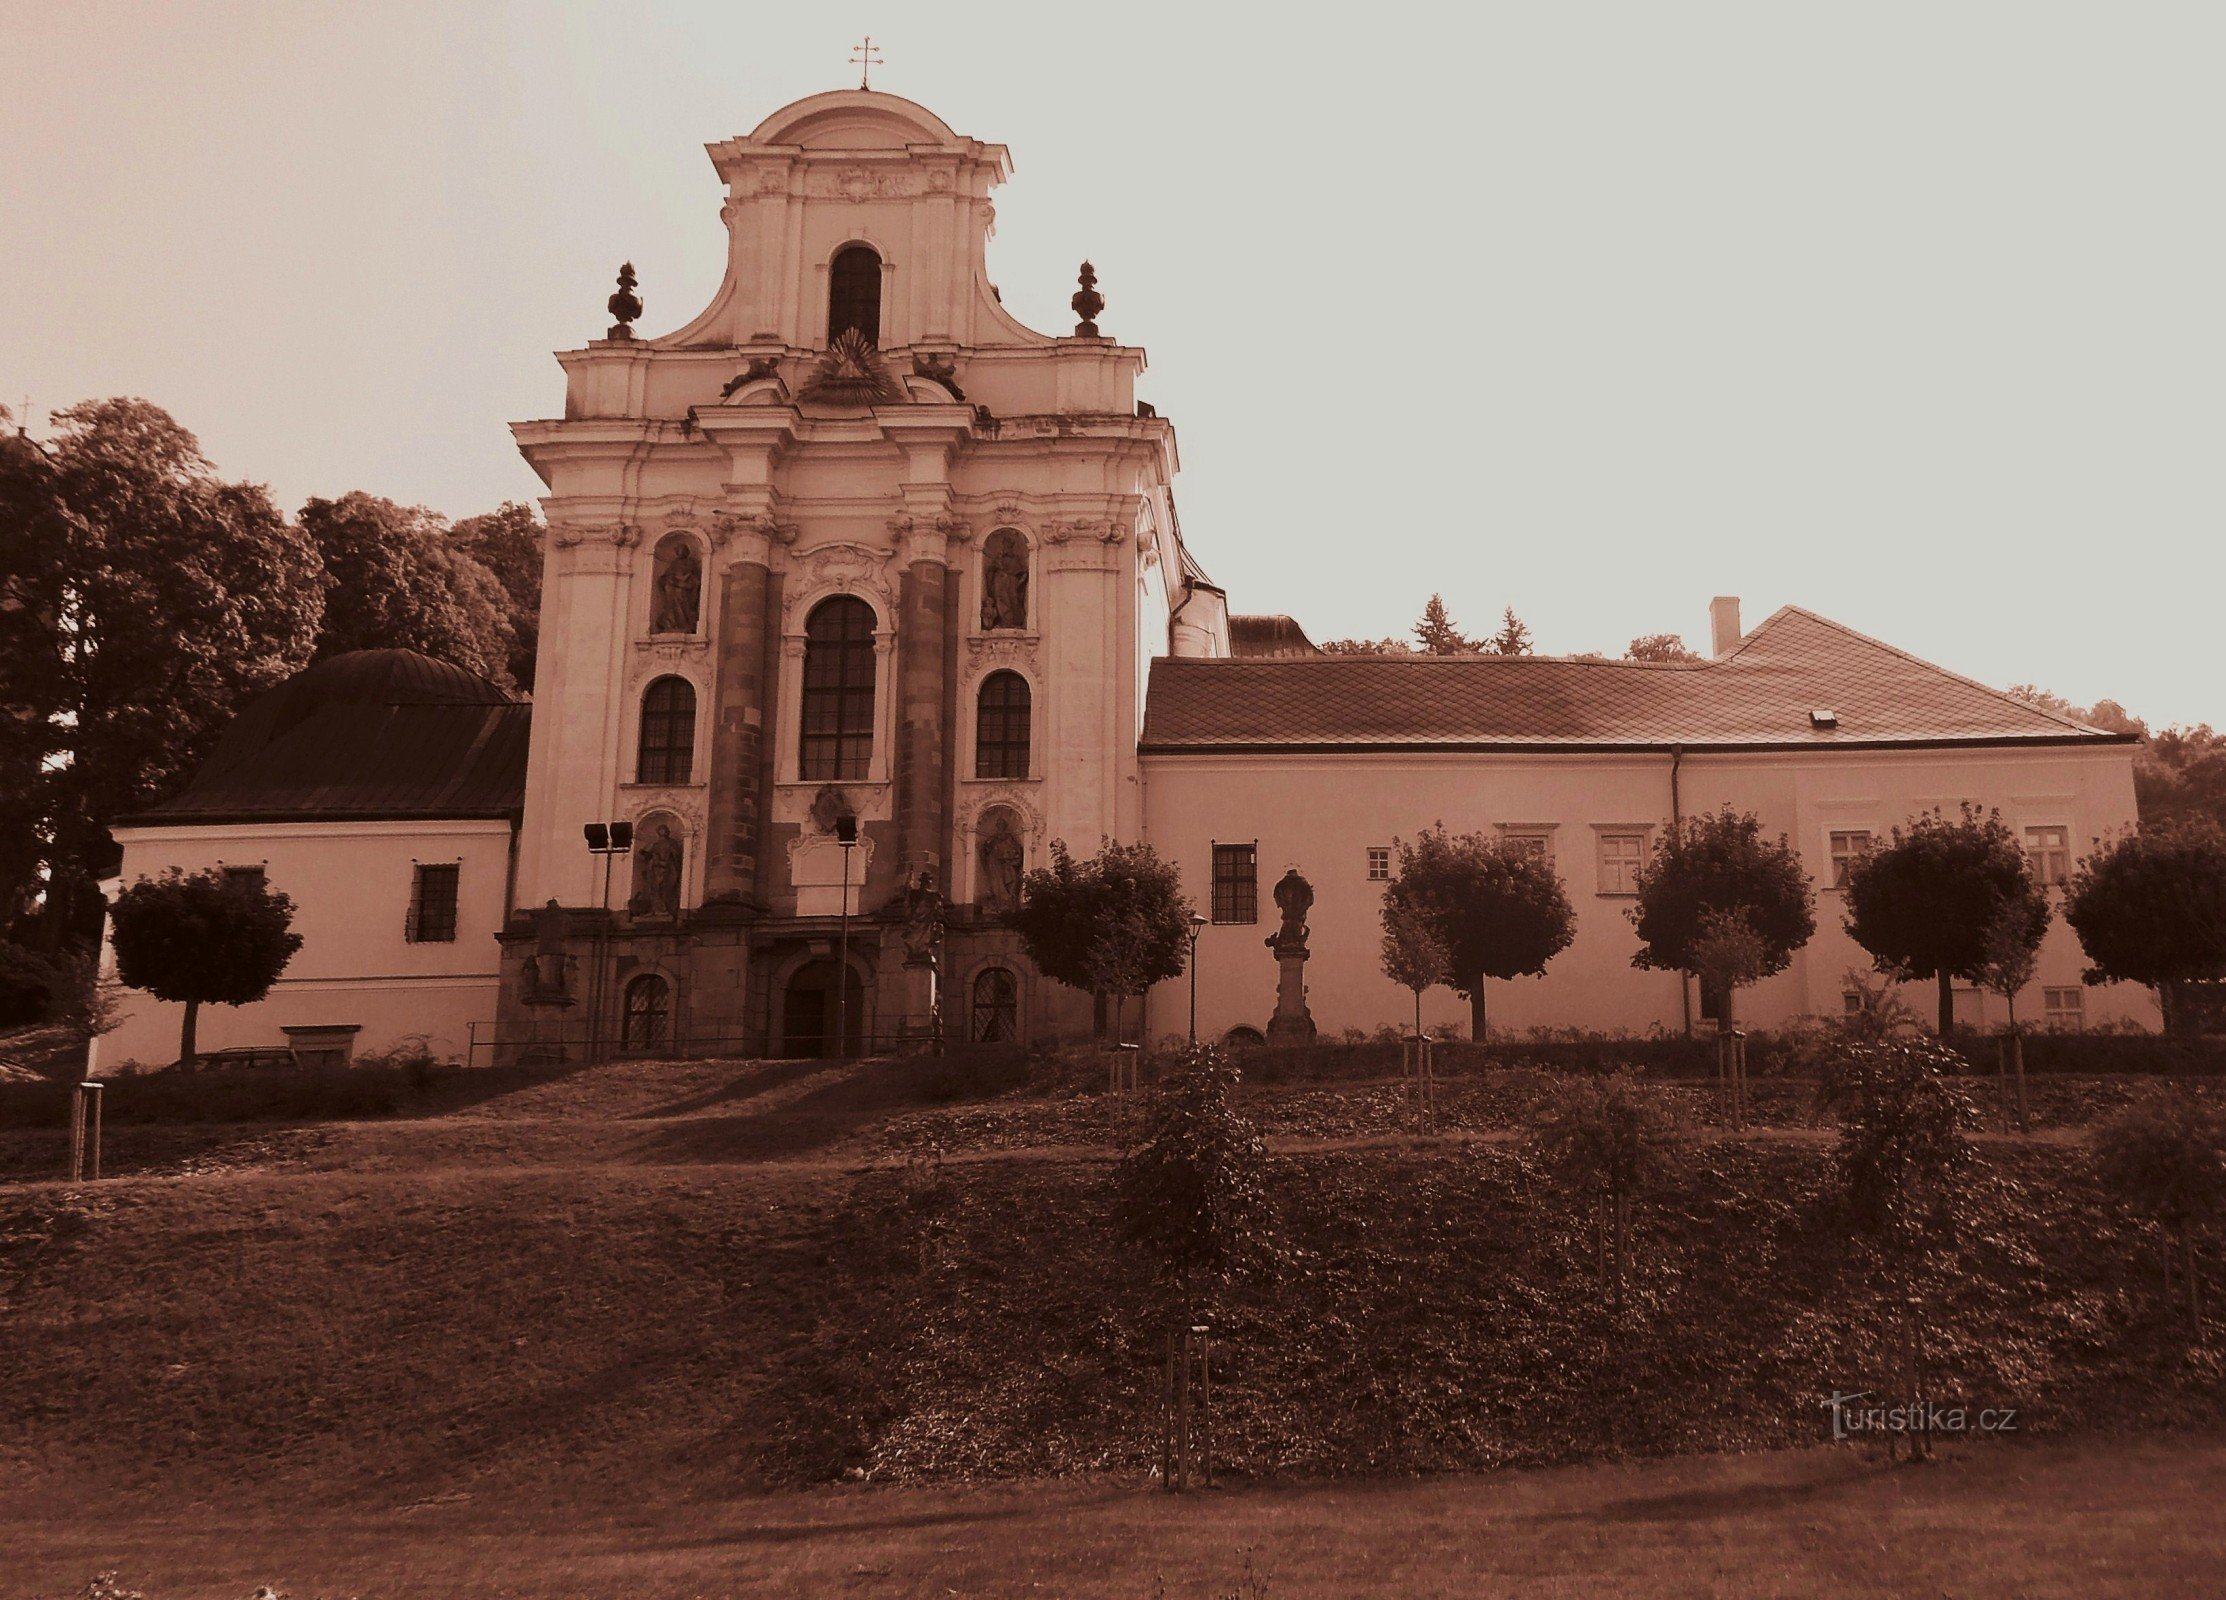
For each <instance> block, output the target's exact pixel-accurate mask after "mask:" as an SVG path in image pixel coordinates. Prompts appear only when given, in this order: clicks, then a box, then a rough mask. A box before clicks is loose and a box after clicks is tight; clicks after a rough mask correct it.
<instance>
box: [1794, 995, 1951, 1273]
mask: <svg viewBox="0 0 2226 1600" xmlns="http://www.w3.org/2000/svg"><path fill="white" fill-rule="evenodd" d="M1961 1065H1962V1058H1961V1057H1959V1056H1957V1055H1956V1054H1955V1053H1954V1052H1953V1051H1951V1050H1949V1049H1947V1048H1946V1047H1945V1046H1943V1045H1941V1044H1939V1043H1938V1042H1937V1041H1934V1040H1930V1039H1888V1040H1881V1041H1879V1042H1877V1043H1873V1044H1855V1045H1849V1046H1846V1047H1845V1048H1843V1049H1841V1050H1838V1051H1835V1052H1832V1053H1831V1054H1829V1055H1828V1056H1826V1058H1825V1060H1824V1062H1823V1073H1822V1077H1821V1079H1820V1081H1819V1083H1818V1095H1817V1098H1818V1101H1819V1103H1820V1104H1822V1105H1823V1106H1825V1107H1827V1108H1829V1109H1831V1110H1833V1111H1836V1112H1837V1113H1838V1114H1839V1123H1840V1135H1839V1150H1838V1153H1837V1160H1838V1166H1839V1173H1840V1181H1841V1183H1842V1184H1843V1185H1844V1186H1845V1188H1846V1193H1847V1204H1848V1211H1849V1214H1850V1215H1851V1216H1852V1217H1853V1219H1854V1221H1855V1224H1856V1226H1857V1227H1858V1228H1860V1229H1862V1230H1863V1231H1864V1232H1867V1233H1872V1234H1876V1235H1879V1236H1881V1237H1883V1238H1888V1239H1892V1240H1897V1241H1900V1242H1908V1241H1909V1240H1910V1239H1911V1238H1912V1237H1913V1235H1914V1233H1915V1231H1916V1228H1917V1225H1918V1224H1919V1223H1920V1221H1921V1220H1922V1219H1923V1217H1924V1215H1925V1213H1926V1211H1927V1209H1928V1203H1929V1202H1931V1201H1934V1200H1936V1199H1938V1198H1939V1195H1940V1190H1941V1187H1942V1185H1943V1184H1944V1183H1945V1182H1946V1180H1947V1179H1948V1177H1949V1176H1950V1175H1951V1174H1952V1173H1954V1172H1955V1171H1956V1170H1957V1169H1958V1168H1960V1167H1962V1166H1963V1165H1964V1164H1965V1163H1966V1162H1967V1161H1968V1160H1969V1159H1970V1142H1969V1140H1968V1139H1967V1138H1966V1137H1965V1130H1966V1129H1968V1128H1971V1127H1973V1126H1975V1125H1976V1124H1977V1122H1978V1110H1977V1108H1976V1107H1975V1106H1974V1105H1972V1103H1971V1100H1970V1097H1969V1096H1968V1095H1966V1094H1965V1093H1964V1092H1963V1091H1962V1090H1961V1089H1959V1088H1957V1087H1956V1085H1955V1083H1954V1082H1953V1081H1952V1080H1953V1075H1954V1073H1955V1072H1956V1070H1957V1068H1958V1067H1960V1066H1961Z"/></svg>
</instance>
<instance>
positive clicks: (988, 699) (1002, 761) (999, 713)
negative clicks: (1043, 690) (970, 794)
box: [974, 672, 1034, 778]
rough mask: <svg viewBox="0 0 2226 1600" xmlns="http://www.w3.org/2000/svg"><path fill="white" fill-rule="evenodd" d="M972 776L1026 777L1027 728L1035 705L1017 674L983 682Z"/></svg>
mask: <svg viewBox="0 0 2226 1600" xmlns="http://www.w3.org/2000/svg"><path fill="white" fill-rule="evenodd" d="M975 710H976V716H975V724H974V776H975V777H977V778H1025V777H1027V776H1028V724H1029V720H1030V716H1031V714H1032V712H1033V710H1034V703H1033V699H1032V697H1031V695H1030V694H1029V691H1028V680H1027V679H1026V678H1023V677H1022V676H1021V675H1020V674H1019V673H1017V672H993V673H991V674H990V675H989V676H988V677H987V678H986V679H984V680H983V682H982V692H981V697H980V699H979V700H978V701H977V702H976V705H975Z"/></svg>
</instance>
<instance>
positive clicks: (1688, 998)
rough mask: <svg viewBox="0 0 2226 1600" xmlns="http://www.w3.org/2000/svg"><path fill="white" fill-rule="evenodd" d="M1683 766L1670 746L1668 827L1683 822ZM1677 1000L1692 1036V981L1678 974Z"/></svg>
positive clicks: (1680, 750)
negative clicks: (1680, 783) (1680, 770)
mask: <svg viewBox="0 0 2226 1600" xmlns="http://www.w3.org/2000/svg"><path fill="white" fill-rule="evenodd" d="M1684 764H1685V747H1684V746H1683V745H1681V744H1673V745H1671V746H1670V826H1671V827H1673V828H1674V827H1677V826H1678V825H1679V824H1681V823H1682V822H1683V821H1684V820H1685V807H1684V803H1683V800H1682V797H1681V796H1680V795H1679V793H1678V787H1677V769H1678V768H1679V767H1681V766H1683V765H1684ZM1677 998H1678V1001H1679V1003H1680V1004H1682V1005H1683V1006H1684V1008H1685V1037H1686V1038H1688V1039H1690V1038H1691V1037H1692V1036H1693V980H1692V979H1691V978H1689V977H1687V976H1686V975H1685V974H1684V973H1682V972H1680V973H1679V974H1678V975H1677Z"/></svg>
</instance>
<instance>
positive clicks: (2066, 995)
mask: <svg viewBox="0 0 2226 1600" xmlns="http://www.w3.org/2000/svg"><path fill="white" fill-rule="evenodd" d="M2041 1020H2042V1022H2044V1023H2045V1024H2047V1026H2048V1027H2049V1028H2050V1029H2052V1030H2054V1031H2055V1032H2058V1033H2077V1032H2078V1031H2079V1030H2080V1029H2081V1028H2083V1027H2085V1026H2086V1025H2087V993H2086V991H2085V990H2084V989H2078V988H2070V989H2043V990H2042V991H2041Z"/></svg>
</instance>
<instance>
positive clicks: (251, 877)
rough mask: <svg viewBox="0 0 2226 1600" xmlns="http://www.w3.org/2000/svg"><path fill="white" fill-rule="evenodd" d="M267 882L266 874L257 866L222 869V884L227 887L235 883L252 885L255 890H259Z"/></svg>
mask: <svg viewBox="0 0 2226 1600" xmlns="http://www.w3.org/2000/svg"><path fill="white" fill-rule="evenodd" d="M268 881H269V876H268V874H266V873H265V872H264V871H263V869H262V868H261V867H259V866H256V867H226V868H225V869H224V882H225V885H226V886H227V887H229V886H231V885H232V884H235V883H244V884H253V885H254V886H255V887H256V888H258V889H260V888H262V887H263V885H264V884H265V883H266V882H268Z"/></svg>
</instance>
